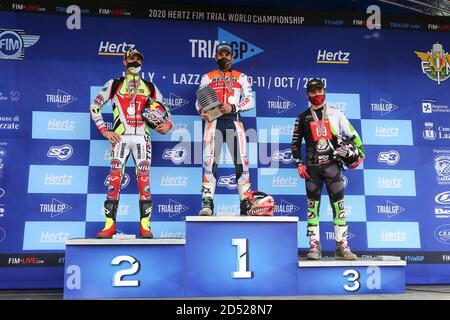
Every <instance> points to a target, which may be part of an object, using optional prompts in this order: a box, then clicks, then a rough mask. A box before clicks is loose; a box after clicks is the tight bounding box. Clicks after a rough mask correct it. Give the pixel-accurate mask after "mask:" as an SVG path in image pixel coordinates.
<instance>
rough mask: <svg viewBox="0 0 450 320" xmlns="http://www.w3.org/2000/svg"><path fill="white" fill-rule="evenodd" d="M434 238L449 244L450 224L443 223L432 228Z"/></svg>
mask: <svg viewBox="0 0 450 320" xmlns="http://www.w3.org/2000/svg"><path fill="white" fill-rule="evenodd" d="M434 238H435V239H436V240H437V241H439V242H442V243H444V244H450V224H444V225H442V226H440V227H437V228H436V230H434Z"/></svg>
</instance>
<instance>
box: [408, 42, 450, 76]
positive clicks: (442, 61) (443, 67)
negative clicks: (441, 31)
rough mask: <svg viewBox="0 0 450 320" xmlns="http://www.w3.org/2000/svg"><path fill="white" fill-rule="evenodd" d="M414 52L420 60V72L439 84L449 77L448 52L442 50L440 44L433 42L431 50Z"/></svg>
mask: <svg viewBox="0 0 450 320" xmlns="http://www.w3.org/2000/svg"><path fill="white" fill-rule="evenodd" d="M414 53H415V54H416V55H417V56H418V57H419V59H420V60H421V66H422V72H423V74H425V75H426V76H427V77H428V78H430V79H431V80H434V81H437V83H438V84H441V82H442V81H445V80H447V79H448V78H449V77H450V54H448V53H447V52H445V51H444V47H443V46H442V45H441V44H439V43H435V44H433V47H432V49H431V51H427V52H420V51H414Z"/></svg>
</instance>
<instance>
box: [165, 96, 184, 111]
mask: <svg viewBox="0 0 450 320" xmlns="http://www.w3.org/2000/svg"><path fill="white" fill-rule="evenodd" d="M163 102H164V104H165V105H166V106H169V107H170V110H171V111H173V110H176V109H178V108H181V107H183V106H185V105H187V104H189V101H187V100H186V99H183V98H181V97H179V96H177V95H176V94H173V93H172V92H171V93H170V96H169V98H163Z"/></svg>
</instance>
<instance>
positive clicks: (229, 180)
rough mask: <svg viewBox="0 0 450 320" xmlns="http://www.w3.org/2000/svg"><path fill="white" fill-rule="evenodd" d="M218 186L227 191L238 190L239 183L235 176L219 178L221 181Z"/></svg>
mask: <svg viewBox="0 0 450 320" xmlns="http://www.w3.org/2000/svg"><path fill="white" fill-rule="evenodd" d="M217 185H219V186H220V187H226V188H227V189H230V190H232V189H236V188H237V183H236V176H235V175H234V174H232V175H229V176H221V177H220V178H219V181H218V182H217Z"/></svg>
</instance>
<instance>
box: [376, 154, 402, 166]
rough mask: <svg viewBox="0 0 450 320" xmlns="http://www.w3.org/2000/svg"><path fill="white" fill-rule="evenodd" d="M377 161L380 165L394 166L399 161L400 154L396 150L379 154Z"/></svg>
mask: <svg viewBox="0 0 450 320" xmlns="http://www.w3.org/2000/svg"><path fill="white" fill-rule="evenodd" d="M377 161H378V162H380V163H382V162H384V163H387V164H388V165H390V166H395V165H396V164H397V163H398V162H399V161H400V154H399V153H398V152H397V151H396V150H389V151H387V152H380V153H379V154H378V159H377Z"/></svg>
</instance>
